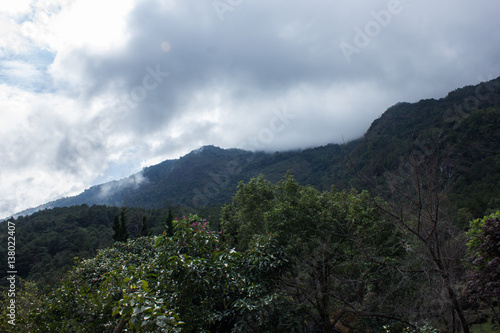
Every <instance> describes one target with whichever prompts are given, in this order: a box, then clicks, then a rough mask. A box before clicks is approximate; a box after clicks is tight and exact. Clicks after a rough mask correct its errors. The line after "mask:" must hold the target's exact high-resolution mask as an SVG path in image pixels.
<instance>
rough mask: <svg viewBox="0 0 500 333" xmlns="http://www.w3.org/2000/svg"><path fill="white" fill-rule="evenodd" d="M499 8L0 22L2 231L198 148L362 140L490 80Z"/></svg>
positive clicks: (134, 9) (90, 12) (424, 4)
mask: <svg viewBox="0 0 500 333" xmlns="http://www.w3.org/2000/svg"><path fill="white" fill-rule="evenodd" d="M499 13H500V4H499V3H497V2H495V1H483V2H476V3H473V2H459V3H457V2H453V1H451V0H445V1H441V2H439V3H435V2H431V1H428V0H423V1H418V2H417V1H410V0H389V1H375V0H370V1H364V2H363V5H359V4H358V3H353V2H352V1H350V2H349V1H347V0H340V1H334V2H333V1H326V0H318V1H314V2H311V3H308V2H303V1H301V2H299V1H286V2H285V1H284V0H277V1H272V2H269V1H263V0H254V1H244V0H231V1H229V0H217V1H212V0H207V1H189V0H188V1H180V0H126V1H120V2H118V1H106V2H105V3H103V2H102V1H97V0H45V1H34V0H24V1H17V2H11V3H10V4H9V5H8V6H7V5H6V6H4V7H3V8H2V9H0V28H1V31H5V33H4V35H2V36H1V37H0V116H1V119H2V122H1V123H0V130H1V133H2V140H1V141H0V167H1V169H0V193H2V198H1V200H0V202H1V204H0V217H4V216H7V215H9V214H12V213H15V212H17V211H20V210H22V209H25V208H28V207H31V206H34V205H38V204H41V203H44V202H46V201H48V200H52V199H56V198H58V197H60V196H65V195H70V194H75V193H77V192H79V191H81V190H83V189H84V188H86V187H88V186H90V185H92V184H96V183H99V182H104V181H107V180H111V179H117V178H122V177H125V176H128V175H129V174H131V173H133V172H136V171H138V170H140V169H141V168H142V167H144V166H147V165H151V164H153V163H157V162H160V161H162V160H164V159H166V158H176V157H178V156H180V155H183V154H185V153H187V152H189V151H190V150H192V149H195V148H198V147H200V146H202V145H206V144H214V145H218V146H221V147H226V148H229V147H238V148H243V149H251V150H267V151H273V150H286V149H297V148H306V147H311V146H316V145H322V144H326V143H330V142H342V141H343V140H351V139H354V138H357V137H359V136H361V135H362V134H363V133H364V131H366V129H367V128H368V126H369V125H370V123H371V122H372V121H373V120H374V119H376V118H377V117H378V116H379V115H380V114H381V113H383V112H384V110H385V109H387V108H388V107H390V106H391V105H393V104H395V103H396V102H399V101H408V102H414V101H418V100H420V99H422V98H440V97H444V96H445V95H446V93H447V92H448V91H450V90H453V89H455V88H457V87H461V86H464V85H468V84H476V83H478V82H480V81H485V80H487V79H491V78H493V77H497V76H498V75H500V46H499V44H498V43H497V41H498V40H500V29H499V27H500V23H498V14H499Z"/></svg>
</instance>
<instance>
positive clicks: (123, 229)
mask: <svg viewBox="0 0 500 333" xmlns="http://www.w3.org/2000/svg"><path fill="white" fill-rule="evenodd" d="M113 230H114V232H115V233H114V234H113V239H114V240H115V241H116V242H125V241H127V239H128V238H129V233H128V227H127V208H125V207H123V208H122V209H121V211H120V215H118V214H116V215H115V217H114V218H113Z"/></svg>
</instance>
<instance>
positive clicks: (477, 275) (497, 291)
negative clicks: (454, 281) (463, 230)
mask: <svg viewBox="0 0 500 333" xmlns="http://www.w3.org/2000/svg"><path fill="white" fill-rule="evenodd" d="M468 235H469V237H470V240H469V242H468V243H467V245H468V246H469V260H470V261H471V263H472V267H473V271H472V272H471V274H470V283H469V286H468V287H469V289H468V294H469V299H470V300H472V301H473V302H475V303H477V302H484V303H486V304H488V305H489V306H490V308H491V309H492V311H493V313H494V316H495V317H497V318H496V320H497V322H498V321H500V313H495V312H496V311H495V307H494V302H498V300H499V299H500V246H499V244H500V211H499V212H496V213H494V214H491V215H489V216H485V217H484V218H483V219H476V220H474V221H472V222H471V229H470V231H469V232H468Z"/></svg>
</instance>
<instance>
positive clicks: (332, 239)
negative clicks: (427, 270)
mask: <svg viewBox="0 0 500 333" xmlns="http://www.w3.org/2000/svg"><path fill="white" fill-rule="evenodd" d="M222 227H223V234H224V236H225V239H226V241H227V242H228V243H229V246H237V247H238V246H239V247H240V248H243V249H244V248H249V246H248V245H247V244H248V241H249V240H252V239H253V238H254V237H256V235H266V234H272V235H276V240H277V242H278V244H279V246H280V247H281V248H282V249H283V251H285V253H287V255H288V257H289V261H290V264H291V265H290V266H289V268H288V270H287V271H286V272H285V274H283V275H282V276H281V277H280V284H281V292H283V293H284V294H285V295H288V296H289V297H290V298H292V299H293V300H294V301H295V304H296V305H297V306H298V305H301V306H302V307H303V311H302V312H301V320H302V321H303V322H309V323H313V326H312V327H309V328H308V329H310V330H312V329H321V330H322V331H323V332H331V330H332V329H333V327H334V326H335V325H336V324H337V323H340V322H341V321H345V320H346V319H347V318H348V317H349V316H350V317H352V318H384V320H385V321H386V322H387V321H390V320H396V321H397V320H400V318H401V316H398V312H397V309H395V307H392V304H393V302H392V301H394V298H395V297H396V295H398V293H399V292H400V289H401V288H400V286H399V285H398V284H397V283H396V284H395V283H393V282H394V281H398V280H397V279H395V278H394V277H393V276H392V275H394V274H397V269H395V267H396V266H397V265H398V260H399V259H400V258H401V257H403V256H404V255H405V251H404V249H403V244H402V243H401V242H400V241H399V237H398V232H397V230H396V228H395V227H394V226H393V225H392V224H390V223H388V222H387V221H385V220H384V219H383V217H382V215H381V214H380V212H379V211H378V209H377V208H376V206H375V205H373V203H372V202H371V200H370V196H369V195H368V193H356V192H355V191H342V192H339V191H337V190H336V189H334V188H333V189H331V190H330V191H327V192H324V193H321V192H319V191H318V190H316V189H314V188H313V187H310V186H306V187H302V186H300V185H299V184H298V183H297V182H296V181H295V180H294V179H293V177H292V176H290V175H287V176H286V177H285V178H284V179H283V180H282V181H280V182H279V183H278V184H276V185H273V184H271V183H269V182H267V181H265V180H264V179H263V177H261V176H260V177H258V178H256V179H251V180H250V181H249V182H248V183H247V184H243V183H241V184H240V185H239V186H238V192H237V193H236V195H235V197H234V200H233V203H232V204H231V205H228V206H226V207H225V208H224V210H223V220H222ZM389 294H391V295H392V296H391V297H392V299H391V302H388V297H387V296H388V295H389ZM402 295H403V294H402V293H401V296H402ZM360 321H362V320H360ZM351 324H353V325H355V324H356V325H359V323H355V322H352V323H351ZM380 328H382V323H380Z"/></svg>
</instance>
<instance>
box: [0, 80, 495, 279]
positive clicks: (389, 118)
mask: <svg viewBox="0 0 500 333" xmlns="http://www.w3.org/2000/svg"><path fill="white" fill-rule="evenodd" d="M436 147H438V148H439V149H440V151H439V153H440V154H444V155H446V156H447V158H446V159H444V160H443V161H444V162H443V163H441V164H440V165H439V167H440V170H441V172H443V173H445V174H447V175H450V179H451V180H452V181H451V186H450V190H449V192H448V199H449V203H448V204H449V205H451V207H452V209H455V210H456V212H457V217H458V219H457V220H458V222H459V223H461V226H462V227H465V226H467V225H468V221H470V220H471V219H472V218H476V217H482V216H484V215H486V214H489V213H491V212H492V211H496V210H500V186H499V184H500V78H498V79H496V80H493V81H490V82H485V83H482V84H480V85H476V86H469V87H464V88H461V89H457V90H455V91H453V92H451V93H449V94H448V96H446V97H445V98H442V99H439V100H435V99H428V100H421V101H419V102H417V103H398V104H396V105H394V106H392V107H391V108H389V109H388V110H387V111H386V112H384V114H383V115H382V116H381V117H380V118H379V119H377V120H375V121H374V122H373V123H372V124H371V126H370V128H369V129H368V130H367V132H366V133H365V135H364V136H363V137H362V138H359V139H358V140H355V141H352V142H349V143H345V144H342V145H338V144H329V145H326V146H322V147H316V148H311V149H304V150H297V151H288V152H276V153H272V154H271V153H263V152H249V151H244V150H239V149H221V148H218V147H214V146H205V147H202V148H199V149H197V150H195V151H192V152H190V153H189V154H187V155H185V156H183V157H181V158H179V159H175V160H167V161H164V162H162V163H160V164H157V165H153V166H150V167H147V168H145V169H143V170H142V171H141V172H139V173H137V174H134V175H132V176H130V177H128V178H125V179H122V180H119V181H113V182H109V183H105V184H101V185H97V186H93V187H91V188H89V189H87V190H86V191H84V192H83V193H81V194H79V195H77V196H74V197H67V198H62V199H59V200H56V201H53V202H50V203H47V204H45V205H43V206H40V207H37V208H34V209H32V210H29V211H24V212H21V213H19V214H18V215H20V216H18V217H17V220H16V221H15V224H16V237H17V239H16V240H17V242H16V244H17V248H16V254H18V261H17V266H16V267H17V269H18V275H19V276H20V277H21V278H23V279H28V280H35V281H39V282H43V284H46V285H47V286H48V287H50V286H52V285H54V283H57V281H58V279H59V278H60V277H61V276H63V274H64V272H65V271H66V270H67V269H68V268H69V267H71V265H72V264H73V261H74V257H79V258H89V257H92V256H94V255H95V253H96V250H97V249H98V248H104V247H107V246H110V245H111V243H112V237H111V236H112V234H113V230H112V223H113V219H114V216H115V215H116V214H118V213H119V212H120V209H119V208H117V207H120V206H127V209H126V211H127V220H128V226H129V231H130V233H131V235H133V236H134V237H135V236H137V235H139V234H140V233H141V230H142V227H143V224H144V222H146V223H147V225H148V228H147V230H148V232H149V233H150V234H159V233H161V232H163V230H165V227H164V226H165V223H166V219H167V217H168V216H170V213H171V212H172V214H173V217H181V216H183V215H189V214H191V213H198V214H199V215H200V216H202V217H206V218H207V219H209V221H210V224H211V226H212V227H213V228H218V226H219V220H218V216H219V215H220V207H221V206H222V205H223V204H225V203H228V202H230V201H231V196H232V195H233V194H234V193H235V192H236V190H237V184H238V182H240V181H248V180H249V179H250V178H251V177H254V176H257V175H259V174H262V175H264V177H265V178H266V179H267V180H269V181H272V182H277V181H279V180H280V179H282V178H283V176H284V175H285V174H286V173H287V172H290V173H291V174H292V175H294V177H295V179H296V180H297V181H298V182H299V183H300V184H309V185H312V186H314V187H316V188H318V189H320V190H326V189H328V188H330V187H331V186H332V185H333V186H335V187H337V188H338V189H344V188H351V187H354V188H356V189H358V190H361V189H363V188H365V187H366V183H370V187H371V188H372V189H375V191H374V193H376V194H381V195H383V194H385V193H390V191H387V174H389V175H390V174H391V172H397V171H398V170H399V169H401V168H404V163H405V160H407V159H408V156H410V155H411V154H417V155H419V156H427V155H432V154H434V153H436V151H437V150H436ZM355 173H356V174H357V175H355ZM361 180H363V181H361ZM170 207H172V210H171V211H170V209H169V208H170ZM49 208H51V209H49ZM36 211H38V212H36ZM35 212H36V213H35ZM21 215H22V216H21ZM8 237H9V233H8V229H7V223H0V252H2V251H3V253H7V245H8V244H9V243H8V241H7V239H8ZM1 269H3V270H4V271H7V270H8V269H7V261H4V262H3V263H0V270H1ZM7 283H8V281H7V280H4V281H3V282H0V286H2V285H6V284H7Z"/></svg>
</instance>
